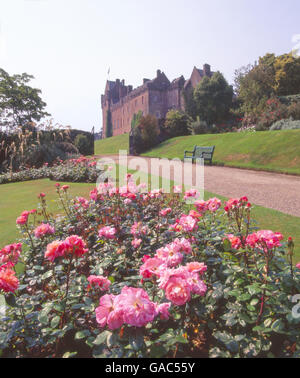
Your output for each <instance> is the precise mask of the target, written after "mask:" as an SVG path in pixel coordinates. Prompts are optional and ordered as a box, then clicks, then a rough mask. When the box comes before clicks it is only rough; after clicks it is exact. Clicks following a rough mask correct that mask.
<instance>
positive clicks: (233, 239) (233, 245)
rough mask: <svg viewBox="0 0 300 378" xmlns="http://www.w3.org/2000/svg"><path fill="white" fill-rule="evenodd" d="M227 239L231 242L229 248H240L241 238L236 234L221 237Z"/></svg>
mask: <svg viewBox="0 0 300 378" xmlns="http://www.w3.org/2000/svg"><path fill="white" fill-rule="evenodd" d="M225 239H228V240H229V241H230V243H231V248H233V249H240V248H241V246H242V242H241V239H240V238H239V237H237V236H234V235H233V234H228V235H226V237H225V238H224V239H223V240H225Z"/></svg>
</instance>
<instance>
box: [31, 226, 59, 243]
mask: <svg viewBox="0 0 300 378" xmlns="http://www.w3.org/2000/svg"><path fill="white" fill-rule="evenodd" d="M54 232H55V230H54V227H52V226H50V224H48V223H43V224H41V225H40V226H38V227H37V228H36V229H35V230H34V236H35V237H36V238H38V239H40V238H41V237H43V236H45V235H52V234H54Z"/></svg>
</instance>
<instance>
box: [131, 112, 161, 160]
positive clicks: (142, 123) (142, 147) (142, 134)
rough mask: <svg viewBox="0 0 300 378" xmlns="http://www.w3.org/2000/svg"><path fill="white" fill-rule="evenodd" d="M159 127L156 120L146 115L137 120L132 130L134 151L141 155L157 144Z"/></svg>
mask: <svg viewBox="0 0 300 378" xmlns="http://www.w3.org/2000/svg"><path fill="white" fill-rule="evenodd" d="M158 136H159V126H158V121H157V118H156V117H154V116H152V115H150V114H148V115H146V116H145V117H140V118H139V119H138V124H137V126H135V127H134V128H133V129H132V138H133V145H134V150H135V152H136V153H141V152H144V151H146V150H148V149H149V148H151V147H153V146H155V145H156V144H157V143H158Z"/></svg>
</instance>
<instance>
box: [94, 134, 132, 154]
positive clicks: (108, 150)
mask: <svg viewBox="0 0 300 378" xmlns="http://www.w3.org/2000/svg"><path fill="white" fill-rule="evenodd" d="M119 150H127V151H129V135H128V134H122V135H117V136H114V137H111V138H106V139H101V140H96V141H95V155H115V154H118V153H119Z"/></svg>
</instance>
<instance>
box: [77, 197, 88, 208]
mask: <svg viewBox="0 0 300 378" xmlns="http://www.w3.org/2000/svg"><path fill="white" fill-rule="evenodd" d="M80 206H82V207H83V208H84V209H88V208H89V206H90V205H89V201H88V200H87V199H86V198H84V197H77V198H76V203H75V208H76V209H78V208H79V207H80Z"/></svg>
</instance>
